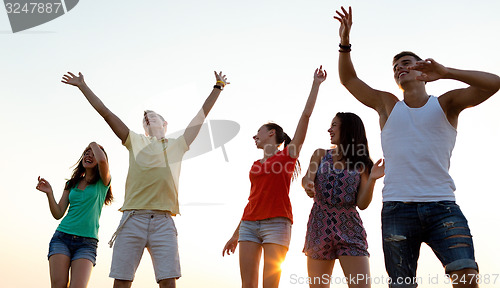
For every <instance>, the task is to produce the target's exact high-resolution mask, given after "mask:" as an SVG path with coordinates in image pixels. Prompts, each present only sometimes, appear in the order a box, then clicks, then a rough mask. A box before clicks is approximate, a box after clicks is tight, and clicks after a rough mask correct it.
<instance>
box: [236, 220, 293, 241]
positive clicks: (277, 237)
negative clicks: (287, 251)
mask: <svg viewBox="0 0 500 288" xmlns="http://www.w3.org/2000/svg"><path fill="white" fill-rule="evenodd" d="M291 237H292V221H290V219H288V218H285V217H275V218H268V219H264V220H257V221H245V220H242V221H241V224H240V236H239V238H238V242H242V241H250V242H255V243H259V244H268V243H272V244H278V245H281V246H285V247H286V248H288V246H290V238H291Z"/></svg>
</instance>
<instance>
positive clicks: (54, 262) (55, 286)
mask: <svg viewBox="0 0 500 288" xmlns="http://www.w3.org/2000/svg"><path fill="white" fill-rule="evenodd" d="M70 262H71V259H70V258H69V257H68V256H66V255H64V254H54V255H52V256H50V258H49V269H50V287H52V288H67V287H68V282H69V265H70Z"/></svg>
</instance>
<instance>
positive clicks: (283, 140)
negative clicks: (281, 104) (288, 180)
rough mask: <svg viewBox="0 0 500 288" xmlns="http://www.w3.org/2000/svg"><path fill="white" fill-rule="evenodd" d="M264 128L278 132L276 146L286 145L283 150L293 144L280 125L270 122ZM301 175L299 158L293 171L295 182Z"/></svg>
mask: <svg viewBox="0 0 500 288" xmlns="http://www.w3.org/2000/svg"><path fill="white" fill-rule="evenodd" d="M263 126H265V127H266V128H267V130H274V131H276V133H275V135H276V144H278V147H279V146H281V144H284V146H283V148H285V147H286V146H288V144H290V142H292V139H291V138H290V136H288V134H286V133H285V131H283V128H282V127H281V126H280V125H278V124H276V123H272V122H269V123H267V124H264V125H263ZM299 174H300V162H299V159H298V158H297V162H296V163H295V169H294V170H293V176H292V180H295V179H296V178H297V177H298V176H299Z"/></svg>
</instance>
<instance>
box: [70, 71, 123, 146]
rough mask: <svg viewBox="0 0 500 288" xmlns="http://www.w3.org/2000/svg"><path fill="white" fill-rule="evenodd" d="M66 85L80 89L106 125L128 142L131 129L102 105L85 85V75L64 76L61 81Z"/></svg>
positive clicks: (71, 74)
mask: <svg viewBox="0 0 500 288" xmlns="http://www.w3.org/2000/svg"><path fill="white" fill-rule="evenodd" d="M61 82H63V83H65V84H69V85H73V86H76V87H78V89H80V91H82V93H83V95H84V96H85V98H87V100H88V101H89V103H90V105H92V107H94V109H95V110H96V111H97V112H98V113H99V115H101V116H102V118H104V120H105V121H106V123H108V125H109V127H111V130H113V132H114V133H115V134H116V136H118V138H120V140H122V143H125V140H127V137H128V133H129V129H128V127H127V126H126V125H125V124H124V123H123V122H122V120H120V118H118V117H117V116H116V115H115V114H113V113H112V112H111V111H110V110H109V109H108V108H107V107H106V106H105V105H104V103H102V101H101V99H99V98H98V97H97V96H96V95H95V94H94V92H92V90H90V88H89V86H87V84H86V83H85V80H84V79H83V74H82V73H78V76H76V75H75V74H73V73H71V72H68V74H65V75H64V76H63V80H62V81H61Z"/></svg>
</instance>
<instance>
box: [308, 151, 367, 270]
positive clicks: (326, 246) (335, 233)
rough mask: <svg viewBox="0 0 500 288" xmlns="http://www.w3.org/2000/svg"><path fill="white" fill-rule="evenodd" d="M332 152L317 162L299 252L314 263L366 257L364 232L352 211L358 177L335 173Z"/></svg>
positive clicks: (357, 216)
mask: <svg viewBox="0 0 500 288" xmlns="http://www.w3.org/2000/svg"><path fill="white" fill-rule="evenodd" d="M332 151H333V150H328V151H327V153H326V155H325V156H324V157H323V158H322V159H321V163H320V165H319V168H318V172H317V173H316V179H315V181H314V187H315V190H316V195H315V196H314V205H313V207H312V209H311V214H310V215H309V222H308V223H307V233H306V241H305V245H304V250H303V252H304V253H305V254H306V255H307V256H308V257H311V258H312V259H316V260H334V259H337V258H338V257H339V256H369V253H368V250H367V249H368V243H367V241H366V231H365V229H364V228H363V222H362V221H361V218H360V217H359V214H358V211H357V210H356V195H357V191H358V187H359V184H360V181H361V175H360V174H359V172H358V171H349V170H342V169H335V168H334V162H333V157H332Z"/></svg>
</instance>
